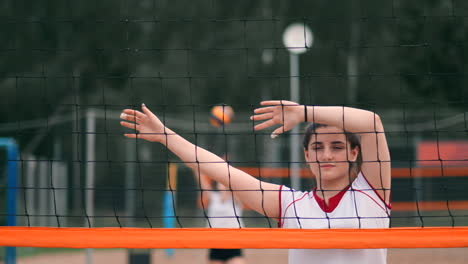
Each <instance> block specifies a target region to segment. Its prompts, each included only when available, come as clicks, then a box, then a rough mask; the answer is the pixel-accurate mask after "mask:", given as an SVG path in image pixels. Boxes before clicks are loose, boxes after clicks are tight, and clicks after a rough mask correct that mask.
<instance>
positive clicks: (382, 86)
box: [0, 1, 468, 248]
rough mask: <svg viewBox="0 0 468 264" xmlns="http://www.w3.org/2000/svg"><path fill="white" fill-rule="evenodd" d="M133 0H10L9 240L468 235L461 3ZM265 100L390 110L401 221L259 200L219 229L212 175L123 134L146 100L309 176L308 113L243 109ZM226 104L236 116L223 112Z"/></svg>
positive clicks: (188, 131) (250, 154)
mask: <svg viewBox="0 0 468 264" xmlns="http://www.w3.org/2000/svg"><path fill="white" fill-rule="evenodd" d="M122 2H125V7H124V6H121V5H113V4H112V5H106V4H101V3H97V4H94V3H93V5H92V7H89V6H88V5H89V4H85V3H72V2H69V1H68V2H67V3H66V4H63V5H58V4H57V6H54V7H53V8H51V9H47V8H46V7H43V6H41V5H39V4H31V5H34V6H31V10H29V9H28V10H26V9H23V8H21V7H19V6H17V5H16V4H14V3H13V1H12V2H11V3H9V4H5V5H6V6H5V8H3V10H4V11H2V12H6V14H7V15H6V17H7V19H6V18H2V19H1V21H2V22H4V23H3V24H2V27H4V30H5V32H7V33H9V34H11V35H12V36H15V37H14V38H11V39H12V40H11V41H6V42H5V43H3V42H2V43H1V47H0V51H1V54H2V56H4V57H5V59H4V60H3V62H0V67H1V68H0V69H2V70H1V72H2V75H1V76H0V96H1V97H2V98H6V99H7V100H6V101H5V104H2V105H1V106H0V137H1V138H2V140H3V139H5V140H4V141H0V143H1V144H0V149H1V152H0V158H1V160H0V162H1V163H0V164H1V166H0V168H1V171H0V173H1V174H0V180H1V181H0V197H2V198H1V199H0V200H2V201H4V202H3V203H2V204H1V205H0V210H1V211H0V224H1V225H2V227H0V246H6V247H70V248H212V247H216V248H296V247H298V246H299V244H300V247H301V248H392V247H397V248H403V247H408V248H416V247H466V246H468V192H466V188H467V186H468V137H467V133H468V116H467V115H468V114H467V113H468V112H467V109H468V102H467V100H466V98H467V97H468V94H467V90H466V88H465V87H466V83H465V81H466V76H465V74H463V72H464V60H465V57H464V56H465V53H464V49H463V48H464V47H463V45H464V44H463V43H464V42H463V41H464V40H463V39H460V36H465V35H466V34H465V32H464V29H463V27H460V26H459V25H460V24H463V23H464V20H466V14H463V12H462V11H463V10H465V8H464V5H465V4H464V3H462V2H461V1H452V2H451V3H450V4H448V6H447V3H445V2H444V3H442V1H440V2H441V3H438V1H434V3H432V4H424V3H422V2H423V1H421V3H420V4H421V5H423V6H425V7H426V8H420V6H419V5H418V4H416V3H419V2H418V1H416V2H414V3H400V4H397V3H396V2H397V1H387V2H386V3H385V4H382V5H381V6H380V5H379V6H374V5H373V4H363V3H361V4H359V5H357V4H356V5H354V6H340V8H337V7H336V5H328V4H325V3H319V2H317V1H302V3H301V4H300V6H297V5H298V4H297V3H289V4H288V5H291V6H289V7H290V8H284V6H277V5H275V4H270V3H266V2H263V1H262V3H255V4H248V5H247V4H246V6H243V5H240V4H239V5H238V8H239V10H237V9H236V8H233V7H232V6H231V5H230V4H227V3H225V4H221V3H220V4H218V3H215V2H214V1H210V3H208V2H203V3H199V4H198V5H197V6H196V7H193V10H192V9H190V12H192V13H190V15H188V16H185V15H182V14H185V13H184V11H187V9H186V8H185V6H181V5H179V4H170V3H169V2H168V3H163V2H161V3H156V2H157V1H140V2H139V3H138V4H136V3H135V4H134V3H130V2H129V1H122ZM36 5H37V6H36ZM74 5H76V6H74ZM278 5H279V4H278ZM285 5H286V4H285ZM356 8H357V9H356ZM96 9H97V11H96ZM338 9H339V10H341V11H342V12H344V13H346V14H347V13H348V11H349V12H350V14H349V16H345V17H343V16H342V15H341V13H340V12H341V11H340V12H338V13H336V12H337V10H338ZM33 10H35V11H33ZM288 10H289V11H288ZM291 10H296V11H291ZM305 10H307V12H306V11H305ZM72 11H73V12H75V11H76V12H77V13H76V14H75V13H73V12H72ZM173 11H174V12H173ZM176 11H177V12H176ZM325 11H326V12H325ZM49 12H52V13H49ZM187 12H189V11H187ZM304 12H306V13H304ZM328 12H329V13H330V15H328ZM174 14H176V15H174ZM290 24H296V25H299V26H302V27H301V30H299V33H300V34H299V37H298V39H299V40H300V43H299V44H298V45H297V46H287V47H285V45H284V44H283V43H282V42H281V41H282V39H283V34H282V33H283V31H284V30H285V29H287V28H288V26H289V25H290ZM12 25H13V26H12ZM305 26H309V27H310V28H311V29H312V32H313V35H311V36H309V35H308V34H309V33H307V32H308V31H307V30H306V29H305V28H306V27H305ZM296 31H297V30H296ZM26 33H27V34H26ZM160 36H164V38H161V37H160ZM308 36H309V37H308ZM312 36H313V37H312ZM312 38H313V42H310V43H309V41H310V40H311V39H312ZM296 39H297V38H296ZM299 66H300V67H299ZM299 87H300V89H299ZM294 91H295V92H294ZM262 99H291V100H294V101H298V102H300V103H302V104H307V105H341V106H350V107H358V108H363V109H368V110H371V111H374V112H376V113H378V114H379V116H380V117H381V118H382V120H383V123H384V126H385V131H386V132H385V133H386V136H387V140H388V144H389V147H390V152H391V156H392V190H391V191H392V210H391V215H390V228H388V229H330V230H328V229H325V230H309V229H307V230H306V229H291V230H288V229H278V228H277V225H278V223H277V220H275V219H271V218H268V217H265V216H263V215H261V214H259V213H256V212H254V211H252V210H249V208H243V211H244V212H243V214H242V215H235V220H236V221H240V220H242V222H243V223H244V224H245V227H241V226H239V228H231V229H219V228H210V225H209V224H208V223H209V222H210V218H209V217H208V213H207V208H205V207H204V206H200V200H202V199H203V197H202V196H203V193H208V192H211V191H212V190H211V189H210V188H211V187H210V188H208V189H206V188H202V186H201V185H200V183H199V182H198V181H197V177H194V171H193V170H192V169H191V168H189V167H188V166H186V164H184V163H183V162H182V161H181V160H180V159H178V158H177V157H176V156H174V155H173V154H172V153H170V152H169V151H168V150H167V149H165V148H164V147H163V146H161V145H158V144H154V143H149V142H145V141H140V140H132V139H125V138H124V137H123V133H125V129H123V128H121V127H120V126H119V116H120V113H121V111H122V109H123V108H133V109H139V107H140V104H141V103H143V102H144V103H146V105H148V106H150V107H151V109H152V110H153V111H154V112H155V113H157V114H158V116H159V117H160V118H161V120H162V121H163V122H164V123H165V124H166V125H167V126H168V127H169V128H171V129H174V130H175V131H176V132H177V133H179V134H180V135H182V136H183V137H185V138H187V139H188V140H189V141H191V142H193V143H194V144H196V145H199V146H201V147H203V148H206V149H208V150H210V151H213V152H214V153H216V154H218V155H223V154H225V155H227V156H228V161H229V164H230V165H232V166H234V167H236V168H240V169H241V170H243V171H245V172H247V173H249V174H251V175H252V176H254V177H257V178H259V179H261V180H262V181H266V182H270V183H275V184H281V185H283V184H284V185H286V186H292V187H294V188H297V189H299V190H304V191H305V190H311V189H312V188H313V187H314V186H315V185H316V182H315V179H314V177H313V176H312V175H311V174H310V172H309V170H308V169H307V164H305V162H304V159H303V157H302V156H303V154H302V153H301V149H300V142H301V136H303V132H302V130H303V129H304V125H302V126H301V127H299V128H298V130H294V131H292V132H291V133H286V134H285V135H282V136H280V137H278V138H277V139H275V140H271V138H270V133H271V131H266V132H258V131H254V129H253V126H254V123H253V122H252V121H250V120H249V116H250V115H251V114H252V111H253V109H254V108H256V107H257V106H258V105H257V104H258V102H259V101H261V100H262ZM26 102H27V103H26ZM220 103H226V104H228V105H230V106H232V109H233V111H234V112H235V118H234V119H233V121H232V122H231V123H229V124H226V125H225V126H213V125H212V124H213V123H212V122H210V114H211V113H210V111H211V109H212V107H213V106H214V105H219V104H220ZM370 132H374V131H370ZM12 146H14V147H12ZM227 192H231V190H229V189H228V190H227ZM211 220H212V219H211ZM298 241H300V243H298Z"/></svg>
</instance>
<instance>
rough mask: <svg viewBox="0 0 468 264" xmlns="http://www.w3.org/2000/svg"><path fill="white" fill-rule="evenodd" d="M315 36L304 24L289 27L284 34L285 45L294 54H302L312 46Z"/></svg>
mask: <svg viewBox="0 0 468 264" xmlns="http://www.w3.org/2000/svg"><path fill="white" fill-rule="evenodd" d="M312 42H313V36H312V31H310V29H309V27H307V26H306V25H304V24H302V23H294V24H291V25H289V26H288V27H287V28H286V30H285V31H284V33H283V44H284V46H285V47H286V48H287V49H288V50H289V52H291V53H294V54H301V53H304V52H306V51H307V48H310V47H311V46H312Z"/></svg>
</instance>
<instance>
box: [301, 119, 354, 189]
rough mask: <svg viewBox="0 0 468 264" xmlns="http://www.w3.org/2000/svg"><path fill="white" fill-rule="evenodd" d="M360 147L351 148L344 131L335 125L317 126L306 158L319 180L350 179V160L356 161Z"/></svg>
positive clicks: (306, 152) (306, 151)
mask: <svg viewBox="0 0 468 264" xmlns="http://www.w3.org/2000/svg"><path fill="white" fill-rule="evenodd" d="M358 153H359V149H358V148H357V147H356V148H354V149H351V145H350V143H349V142H348V141H347V139H346V135H345V134H344V131H343V130H342V129H340V128H337V127H333V126H326V127H320V128H317V130H316V134H313V135H312V136H311V137H310V141H309V145H308V148H307V150H305V151H304V154H305V159H306V161H307V162H308V163H309V166H310V169H311V171H312V173H313V174H314V175H315V176H316V177H317V180H319V181H334V180H338V179H341V178H343V177H346V178H347V179H349V162H350V161H356V159H357V156H358Z"/></svg>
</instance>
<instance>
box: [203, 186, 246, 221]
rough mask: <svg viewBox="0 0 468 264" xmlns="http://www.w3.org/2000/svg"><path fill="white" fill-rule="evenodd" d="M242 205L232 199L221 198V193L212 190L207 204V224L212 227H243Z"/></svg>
mask: <svg viewBox="0 0 468 264" xmlns="http://www.w3.org/2000/svg"><path fill="white" fill-rule="evenodd" d="M241 217H242V207H241V206H239V205H238V204H237V203H236V202H235V201H234V202H233V200H232V199H226V200H225V201H223V200H222V197H221V193H219V192H212V193H211V196H210V203H209V206H208V222H209V224H207V225H208V226H211V227H213V228H239V227H244V224H243V222H242V218H241Z"/></svg>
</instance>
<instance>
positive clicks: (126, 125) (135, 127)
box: [120, 121, 140, 131]
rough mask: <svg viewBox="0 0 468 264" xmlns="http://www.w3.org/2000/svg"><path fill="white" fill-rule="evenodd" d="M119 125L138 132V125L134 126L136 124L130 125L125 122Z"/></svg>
mask: <svg viewBox="0 0 468 264" xmlns="http://www.w3.org/2000/svg"><path fill="white" fill-rule="evenodd" d="M120 125H121V126H124V127H128V128H130V129H135V130H136V131H139V130H140V125H138V124H136V123H130V122H126V121H120Z"/></svg>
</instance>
